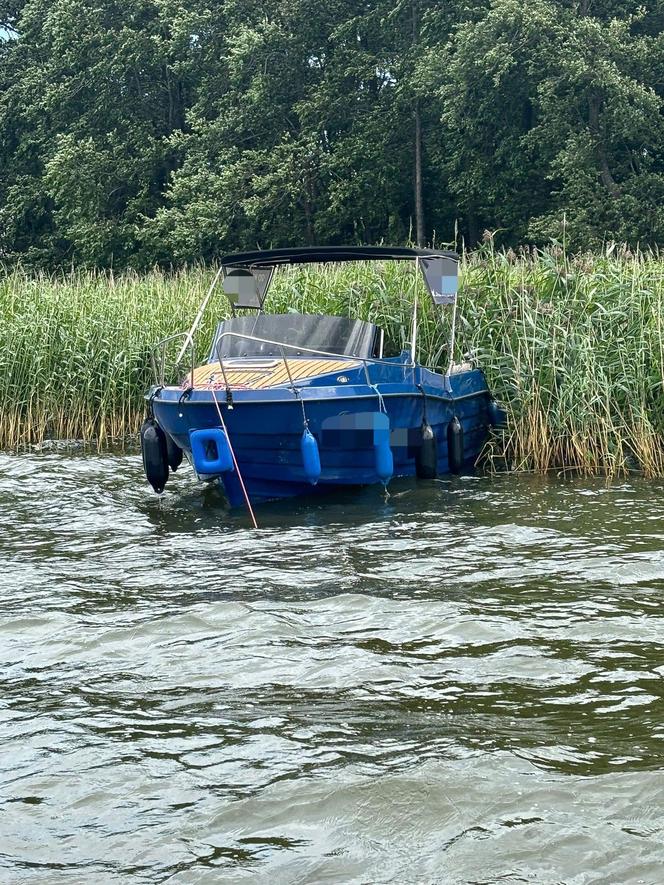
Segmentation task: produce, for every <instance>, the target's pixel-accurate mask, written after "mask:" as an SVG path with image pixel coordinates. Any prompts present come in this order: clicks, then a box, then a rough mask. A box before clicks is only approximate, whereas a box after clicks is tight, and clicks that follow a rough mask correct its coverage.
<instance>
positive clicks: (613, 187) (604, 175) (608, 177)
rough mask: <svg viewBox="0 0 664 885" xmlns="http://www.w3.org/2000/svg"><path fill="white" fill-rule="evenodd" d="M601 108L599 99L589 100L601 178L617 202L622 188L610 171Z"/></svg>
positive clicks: (591, 128) (591, 130)
mask: <svg viewBox="0 0 664 885" xmlns="http://www.w3.org/2000/svg"><path fill="white" fill-rule="evenodd" d="M599 108H600V100H599V98H597V96H592V97H591V98H589V99H588V124H589V128H590V134H591V135H592V137H593V140H594V142H595V152H596V154H597V159H598V161H599V170H600V178H601V179H602V184H603V185H604V187H605V188H606V189H607V191H608V192H609V193H610V194H611V196H612V197H613V199H614V200H617V199H618V197H619V196H620V195H621V190H620V186H619V185H618V183H617V182H616V180H615V178H614V177H613V175H612V174H611V170H610V169H609V161H608V159H607V157H606V151H605V150H604V145H603V144H602V134H601V132H600V128H599Z"/></svg>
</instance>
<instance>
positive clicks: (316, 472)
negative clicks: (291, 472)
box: [300, 427, 321, 486]
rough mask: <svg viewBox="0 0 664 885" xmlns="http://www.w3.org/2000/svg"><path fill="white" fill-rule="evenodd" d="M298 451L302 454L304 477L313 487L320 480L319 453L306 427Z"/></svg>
mask: <svg viewBox="0 0 664 885" xmlns="http://www.w3.org/2000/svg"><path fill="white" fill-rule="evenodd" d="M300 451H301V452H302V465H303V467H304V473H305V476H306V477H307V479H308V480H309V482H310V483H311V485H312V486H315V485H316V483H317V482H318V480H319V479H320V472H321V467H320V452H319V451H318V443H317V442H316V437H315V436H314V435H313V433H311V431H310V430H309V428H308V427H305V428H304V433H303V434H302V440H301V441H300Z"/></svg>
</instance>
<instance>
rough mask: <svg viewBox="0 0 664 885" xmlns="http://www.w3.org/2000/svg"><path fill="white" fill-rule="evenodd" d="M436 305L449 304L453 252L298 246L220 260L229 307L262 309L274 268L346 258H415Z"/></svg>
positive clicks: (456, 258) (453, 287)
mask: <svg viewBox="0 0 664 885" xmlns="http://www.w3.org/2000/svg"><path fill="white" fill-rule="evenodd" d="M415 260H417V262H418V264H419V267H420V270H421V271H422V275H423V276H424V281H425V283H426V286H427V289H428V290H429V292H430V293H431V297H432V298H433V300H434V302H435V303H436V304H453V303H454V300H455V297H456V291H457V267H458V263H459V256H458V255H457V253H456V252H448V251H446V250H434V249H408V248H405V247H402V246H302V247H300V248H295V249H265V250H262V251H260V252H238V253H237V254H235V255H226V256H224V258H222V260H221V269H222V270H223V273H224V282H223V287H224V292H225V293H226V294H227V295H228V297H229V299H230V301H231V305H232V306H233V309H235V308H236V307H238V308H246V309H250V310H259V311H260V310H262V309H263V303H264V301H265V298H266V297H267V292H268V289H269V288H270V282H271V280H272V275H273V273H274V271H275V269H276V268H277V267H283V266H286V265H293V264H321V263H325V262H347V261H415Z"/></svg>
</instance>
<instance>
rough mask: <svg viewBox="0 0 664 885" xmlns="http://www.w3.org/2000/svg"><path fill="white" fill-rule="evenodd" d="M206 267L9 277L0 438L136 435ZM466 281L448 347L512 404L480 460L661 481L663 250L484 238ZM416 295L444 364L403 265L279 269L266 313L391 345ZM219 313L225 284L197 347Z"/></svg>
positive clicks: (431, 317)
mask: <svg viewBox="0 0 664 885" xmlns="http://www.w3.org/2000/svg"><path fill="white" fill-rule="evenodd" d="M213 273H214V269H213V268H204V267H193V268H189V269H186V270H183V271H179V272H177V273H173V274H167V273H163V272H161V271H157V270H155V271H153V272H151V273H149V274H145V275H142V276H138V275H133V274H123V275H120V276H114V275H112V274H110V273H102V272H86V271H80V272H77V271H74V272H72V273H70V274H66V275H59V276H47V275H35V274H31V273H28V272H26V271H23V270H21V269H16V268H14V269H9V270H5V271H4V272H0V317H1V318H2V325H1V326H0V407H1V408H2V413H1V414H2V419H1V421H0V446H1V447H3V448H9V449H16V448H20V447H23V446H26V445H30V444H34V443H41V442H43V441H44V440H46V439H77V440H82V441H84V442H86V443H89V444H93V445H95V446H104V445H107V444H108V443H109V442H111V441H120V442H122V441H127V440H130V439H131V440H133V439H135V433H136V430H137V428H138V426H139V424H140V421H141V417H142V415H143V412H144V402H143V395H144V392H145V390H146V389H147V387H148V386H149V384H150V383H151V380H152V379H151V372H150V365H149V350H150V346H151V345H152V344H153V343H155V342H156V341H158V340H159V339H161V338H164V337H166V336H167V335H171V334H174V333H176V332H180V331H182V330H184V329H186V328H187V327H188V325H189V323H190V322H191V318H192V317H193V315H194V314H195V311H196V309H197V307H198V304H199V303H200V301H201V299H202V297H203V295H204V294H205V291H206V289H207V287H208V285H209V282H210V280H211V279H212V276H213ZM460 277H461V288H460V298H459V325H458V337H457V352H456V354H455V356H456V358H457V359H459V358H460V357H461V356H462V355H463V354H464V353H467V354H469V355H470V356H471V358H472V359H476V360H477V361H478V363H479V364H480V365H481V366H482V367H483V368H484V370H485V372H486V374H487V378H488V381H489V384H490V386H491V388H492V389H493V391H494V392H495V395H496V396H497V398H498V399H500V400H501V402H502V403H503V404H504V406H505V407H506V409H507V413H508V428H507V429H506V430H505V431H503V432H500V433H497V434H494V436H493V437H492V438H491V440H490V442H489V444H488V445H487V448H486V451H485V463H486V464H488V465H489V466H490V467H492V468H493V469H508V470H528V471H547V470H551V469H574V470H581V471H583V472H587V473H589V472H604V473H607V474H609V475H618V474H622V473H625V472H627V471H629V470H634V469H638V470H641V471H643V472H644V473H645V474H646V475H648V476H663V475H664V395H663V394H664V332H663V327H664V260H663V259H661V258H660V257H658V256H657V255H654V254H651V253H648V254H643V253H636V254H632V253H630V252H628V251H626V250H622V251H618V250H615V249H614V250H607V253H606V254H603V255H582V256H577V257H569V256H565V255H564V254H562V252H561V251H560V250H557V249H555V250H550V251H544V252H542V251H535V250H533V251H528V250H524V251H522V252H521V253H520V254H519V255H515V254H514V253H512V252H507V253H501V252H496V251H494V250H493V248H492V247H491V244H489V245H487V246H486V247H485V248H483V249H482V250H480V251H478V252H476V253H472V254H469V255H468V256H466V258H465V259H464V261H463V263H462V267H461V274H460ZM416 295H417V298H418V310H419V318H420V323H419V333H418V340H417V351H418V356H419V358H420V359H421V360H422V362H424V363H426V364H429V365H432V366H437V367H442V366H444V365H445V364H446V361H447V358H448V357H447V352H446V343H447V336H448V328H447V323H446V322H443V323H441V322H440V318H439V317H438V316H436V314H435V310H434V308H433V307H432V305H431V304H430V302H429V300H428V296H427V295H426V293H425V292H424V289H423V286H422V284H421V282H420V281H419V280H418V279H417V278H416V277H415V275H414V273H413V268H412V267H411V266H410V265H401V264H390V263H386V264H385V265H382V266H379V267H378V268H376V266H375V265H366V264H362V265H345V266H339V267H335V268H332V269H330V270H329V271H328V272H326V273H325V274H321V273H320V272H319V270H318V269H316V268H312V267H300V268H297V269H293V270H292V271H288V272H282V273H281V274H279V275H277V277H276V280H275V285H274V286H273V290H272V292H271V294H270V296H269V299H268V303H267V305H266V307H267V309H268V310H271V311H274V312H280V311H287V310H295V311H303V312H305V311H306V312H321V313H338V314H345V315H349V316H353V317H358V318H362V319H367V318H371V319H372V320H373V321H374V322H376V323H377V324H378V325H379V326H381V327H382V328H384V329H385V332H386V347H387V350H388V351H391V352H393V353H395V352H398V351H399V350H400V349H401V348H402V347H404V346H407V345H408V344H409V339H410V316H411V312H412V302H413V299H414V297H415V296H416ZM226 313H227V306H226V303H225V299H224V296H223V294H221V292H219V294H218V295H216V296H215V300H214V301H213V304H212V307H211V310H210V311H208V314H207V316H206V318H205V321H204V324H203V327H202V329H201V332H200V336H199V340H201V342H203V341H204V342H206V343H207V342H208V341H209V338H210V335H211V331H212V326H213V324H214V323H215V322H216V321H217V320H218V319H219V318H221V317H223V316H225V315H226ZM448 318H449V313H448V314H447V317H446V319H448ZM204 349H205V348H204V347H203V346H201V348H200V352H204ZM173 352H175V351H174V350H173Z"/></svg>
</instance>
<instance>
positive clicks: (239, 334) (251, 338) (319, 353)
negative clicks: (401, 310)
mask: <svg viewBox="0 0 664 885" xmlns="http://www.w3.org/2000/svg"><path fill="white" fill-rule="evenodd" d="M224 338H241V339H243V340H246V341H255V342H257V343H258V344H270V345H272V346H273V347H278V348H279V349H280V351H281V358H282V359H283V361H284V367H285V369H286V373H287V375H288V380H289V381H290V386H291V390H292V391H293V394H294V395H295V396H296V397H297V396H299V394H298V393H297V392H296V391H297V388H296V387H295V382H294V381H293V377H292V375H291V371H290V367H289V365H288V359H287V357H286V353H285V350H284V348H289V349H290V350H298V351H300V352H301V353H310V354H312V355H314V356H324V357H326V358H327V359H331V358H336V359H337V360H345V361H347V362H361V363H362V367H363V368H364V376H365V378H366V382H367V385H368V386H369V387H373V386H374V385H373V384H372V383H371V378H370V377H369V368H368V365H367V364H368V363H371V364H372V365H385V366H391V367H392V368H394V367H395V366H398V365H399V363H394V362H391V361H389V360H385V359H380V358H378V357H368V358H367V357H361V356H357V355H355V354H345V353H342V354H337V353H330V352H329V351H327V350H316V349H315V348H313V347H304V346H303V345H301V344H286V343H285V342H283V341H272V340H271V339H269V338H259V337H258V336H256V335H249V334H247V333H245V332H222V333H221V335H220V336H219V338H218V339H217V340H216V341H215V344H214V350H215V352H216V354H217V361H218V362H219V367H220V369H221V374H222V377H223V379H224V385H225V387H226V389H227V390H228V389H230V385H229V384H228V379H227V378H226V369H225V367H224V361H223V357H222V355H221V349H220V345H221V342H222V341H223V340H224ZM227 359H228V357H227ZM231 359H233V357H231ZM415 365H416V364H415V363H414V362H411V363H401V367H402V368H403V370H404V373H405V371H406V370H407V369H410V370H413V369H414V368H415Z"/></svg>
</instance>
